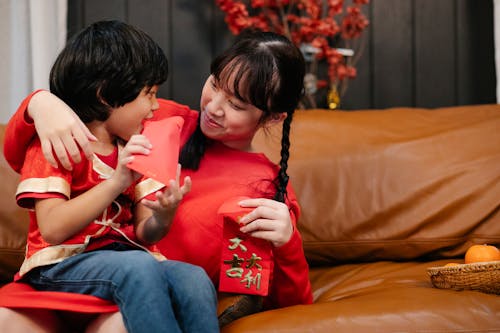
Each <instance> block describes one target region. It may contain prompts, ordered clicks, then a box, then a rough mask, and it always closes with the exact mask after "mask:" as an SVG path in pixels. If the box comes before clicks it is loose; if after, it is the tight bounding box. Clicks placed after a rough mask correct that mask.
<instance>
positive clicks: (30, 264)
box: [19, 244, 87, 276]
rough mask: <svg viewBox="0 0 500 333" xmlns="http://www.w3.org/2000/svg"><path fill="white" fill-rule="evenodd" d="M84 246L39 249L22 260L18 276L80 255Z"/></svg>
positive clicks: (58, 246) (55, 246) (59, 246)
mask: <svg viewBox="0 0 500 333" xmlns="http://www.w3.org/2000/svg"><path fill="white" fill-rule="evenodd" d="M86 247H87V245H86V244H74V245H73V244H72V245H54V246H50V247H46V248H44V249H41V250H40V251H38V252H36V253H34V254H33V255H32V256H31V257H29V258H28V259H24V262H23V264H22V265H21V268H20V269H19V275H21V276H22V275H24V274H25V273H26V272H28V271H29V270H31V269H33V268H35V267H38V266H44V265H49V264H55V263H58V262H61V261H63V260H64V259H66V258H68V257H71V256H74V255H75V254H79V253H82V252H83V251H84V250H85V248H86Z"/></svg>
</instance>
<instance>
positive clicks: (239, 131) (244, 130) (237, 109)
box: [200, 75, 264, 151]
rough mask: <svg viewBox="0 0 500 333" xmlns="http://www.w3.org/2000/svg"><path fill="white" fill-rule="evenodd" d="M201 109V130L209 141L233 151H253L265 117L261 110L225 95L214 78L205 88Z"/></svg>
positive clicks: (229, 93) (228, 94)
mask: <svg viewBox="0 0 500 333" xmlns="http://www.w3.org/2000/svg"><path fill="white" fill-rule="evenodd" d="M228 86H229V87H231V86H232V84H229V85H228ZM200 107H201V112H200V127H201V131H202V132H203V134H204V135H205V136H206V137H207V138H210V139H212V140H216V141H220V142H221V143H223V144H224V145H226V146H228V147H230V148H233V149H238V150H244V151H250V150H251V143H252V139H253V137H254V135H255V132H257V130H258V129H259V127H260V125H261V121H260V120H261V119H262V116H263V114H264V112H263V111H262V110H261V109H258V108H257V107H255V106H253V105H251V104H248V103H245V102H243V101H241V100H239V99H238V98H237V97H236V96H235V95H234V93H232V92H228V91H224V90H223V89H222V88H221V87H219V86H218V84H217V82H216V80H215V78H214V76H212V75H211V76H210V77H209V78H208V79H207V81H206V82H205V85H204V86H203V90H202V92H201V101H200Z"/></svg>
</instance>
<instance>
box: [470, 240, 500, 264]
mask: <svg viewBox="0 0 500 333" xmlns="http://www.w3.org/2000/svg"><path fill="white" fill-rule="evenodd" d="M497 260H500V250H499V249H498V248H497V247H495V246H493V245H488V244H477V245H472V246H471V247H469V249H468V250H467V252H465V263H466V264H472V263H475V262H487V261H497Z"/></svg>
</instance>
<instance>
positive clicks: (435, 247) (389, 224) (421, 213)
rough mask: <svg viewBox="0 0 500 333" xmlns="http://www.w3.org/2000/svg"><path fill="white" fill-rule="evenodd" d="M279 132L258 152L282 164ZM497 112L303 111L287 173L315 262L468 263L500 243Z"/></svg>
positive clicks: (262, 141)
mask: <svg viewBox="0 0 500 333" xmlns="http://www.w3.org/2000/svg"><path fill="white" fill-rule="evenodd" d="M280 132H281V128H280V126H275V128H271V129H270V131H268V132H267V134H266V133H264V132H262V133H260V135H259V136H258V137H257V138H256V140H255V145H256V147H257V149H259V150H262V151H264V152H266V154H268V155H269V156H271V158H272V160H273V161H275V162H277V161H278V160H279V144H280V134H279V133H280ZM499 147H500V105H481V106H463V107H452V108H440V109H433V110H430V109H416V108H395V109H387V110H367V111H356V112H346V111H344V112H343V111H333V112H332V111H325V110H305V111H298V112H296V114H295V118H294V122H293V123H292V133H291V151H290V155H291V156H290V161H289V175H290V179H291V182H292V184H293V185H294V188H295V190H296V192H297V194H298V198H299V202H300V204H301V208H302V217H301V218H300V221H299V228H300V231H301V232H302V235H303V240H304V248H305V251H306V256H307V258H308V260H309V262H310V263H311V264H313V265H314V264H328V263H335V262H359V261H374V260H412V259H416V258H423V257H428V258H429V259H432V258H441V257H454V256H461V255H463V253H464V252H465V250H466V249H467V248H468V247H469V246H470V245H471V244H472V243H491V244H499V243H500V148H499Z"/></svg>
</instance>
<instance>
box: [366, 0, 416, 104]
mask: <svg viewBox="0 0 500 333" xmlns="http://www.w3.org/2000/svg"><path fill="white" fill-rule="evenodd" d="M372 8H373V15H372V20H371V26H370V30H371V31H372V36H373V37H372V39H373V43H372V45H371V46H372V54H373V59H372V63H371V65H372V70H373V81H372V83H373V84H372V89H373V101H372V105H373V107H374V108H386V107H390V106H401V105H407V104H408V102H409V101H410V102H411V101H412V100H413V82H414V79H415V73H414V68H413V61H412V60H413V58H412V55H413V35H412V31H413V18H412V6H411V2H408V1H401V0H377V1H373V2H372Z"/></svg>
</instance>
